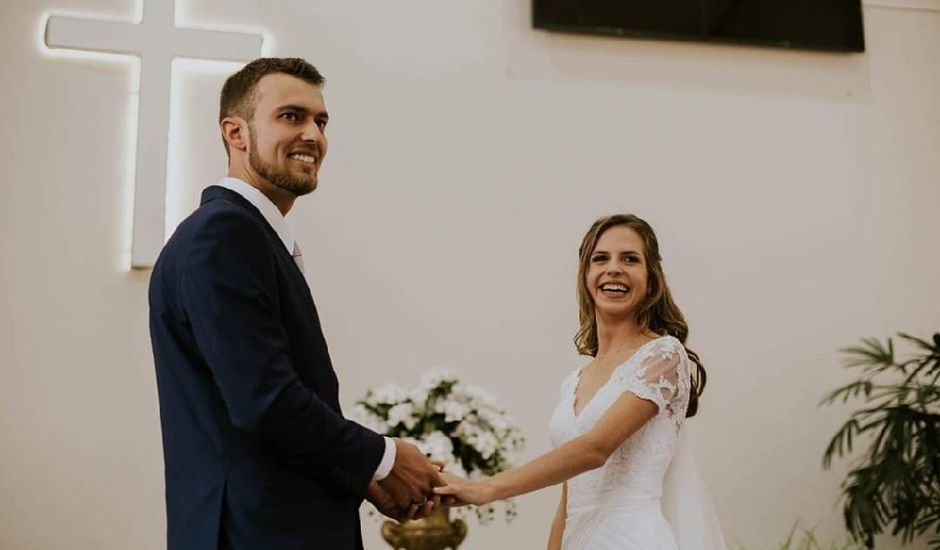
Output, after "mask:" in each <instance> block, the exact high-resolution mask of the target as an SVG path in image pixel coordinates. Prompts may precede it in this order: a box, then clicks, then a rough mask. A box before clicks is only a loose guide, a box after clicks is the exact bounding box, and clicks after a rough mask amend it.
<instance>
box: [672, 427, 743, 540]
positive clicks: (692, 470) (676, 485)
mask: <svg viewBox="0 0 940 550" xmlns="http://www.w3.org/2000/svg"><path fill="white" fill-rule="evenodd" d="M688 431H689V423H688V422H685V423H684V425H683V426H682V429H681V430H679V441H678V443H677V445H676V454H675V456H674V457H672V462H671V463H670V464H669V469H668V470H667V471H666V477H665V479H664V480H663V515H664V516H666V521H668V522H669V524H670V525H671V526H672V532H673V534H674V535H675V537H676V542H677V543H678V544H679V550H727V548H728V547H727V545H726V544H725V538H724V536H723V535H722V533H721V524H720V523H719V522H718V515H717V514H716V513H715V506H714V504H712V498H711V494H710V493H709V492H708V486H707V485H705V480H704V479H702V474H701V472H699V469H698V465H697V463H696V461H695V452H694V449H693V448H692V447H693V445H692V439H691V437H690V435H689V434H688Z"/></svg>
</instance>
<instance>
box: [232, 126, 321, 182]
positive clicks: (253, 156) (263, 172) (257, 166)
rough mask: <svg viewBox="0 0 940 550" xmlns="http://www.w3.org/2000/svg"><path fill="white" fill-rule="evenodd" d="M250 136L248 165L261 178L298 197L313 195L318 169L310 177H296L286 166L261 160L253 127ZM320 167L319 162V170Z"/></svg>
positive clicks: (249, 131)
mask: <svg viewBox="0 0 940 550" xmlns="http://www.w3.org/2000/svg"><path fill="white" fill-rule="evenodd" d="M248 136H249V139H250V140H251V147H250V148H249V150H248V164H249V166H251V169H252V170H254V171H255V172H257V174H258V175H259V176H261V177H262V178H264V179H266V180H268V181H269V182H271V184H272V185H274V186H275V187H278V188H280V189H283V190H284V191H287V192H289V193H292V194H293V195H294V196H297V197H301V196H303V195H306V194H308V193H311V192H313V190H314V189H316V188H317V173H316V169H314V171H313V172H312V173H311V174H309V175H306V176H296V175H294V174H293V173H291V171H290V169H289V168H287V167H286V166H284V165H277V164H271V163H269V162H266V161H265V160H264V159H263V158H261V153H259V152H258V142H257V141H255V132H254V130H253V129H252V128H251V126H249V127H248ZM321 158H322V157H321ZM284 162H285V163H286V162H287V161H286V160H285V161H284ZM319 167H320V165H319V161H318V162H317V168H319Z"/></svg>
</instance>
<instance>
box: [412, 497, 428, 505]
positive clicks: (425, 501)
mask: <svg viewBox="0 0 940 550" xmlns="http://www.w3.org/2000/svg"><path fill="white" fill-rule="evenodd" d="M427 501H428V497H424V500H422V501H421V502H412V504H415V505H418V506H424V505H425V504H426V503H427Z"/></svg>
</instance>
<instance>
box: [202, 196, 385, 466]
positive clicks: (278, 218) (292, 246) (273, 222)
mask: <svg viewBox="0 0 940 550" xmlns="http://www.w3.org/2000/svg"><path fill="white" fill-rule="evenodd" d="M216 185H218V186H219V187H224V188H226V189H228V190H230V191H234V192H236V193H238V194H239V195H241V196H242V197H244V199H245V200H246V201H248V202H250V203H251V204H252V206H254V207H255V208H257V209H258V211H259V212H261V216H263V217H264V219H265V221H266V222H268V225H270V226H271V228H272V229H274V232H275V233H277V236H278V237H279V238H280V239H281V242H282V243H284V247H285V248H287V252H288V254H290V255H292V256H296V252H295V251H296V250H298V249H299V247H298V246H297V243H296V241H294V235H293V234H292V233H291V230H290V226H289V225H288V224H287V219H286V218H285V217H284V215H283V214H281V211H280V210H278V208H277V206H275V204H274V203H273V202H271V199H269V198H268V197H266V196H265V195H264V193H262V192H261V191H260V190H258V189H257V188H255V187H252V186H251V185H249V184H247V183H245V182H244V181H242V180H240V179H238V178H222V180H221V181H219V183H217V184H216ZM395 455H396V449H395V442H394V441H392V439H391V438H390V437H386V438H385V454H383V455H382V461H381V462H379V467H378V468H376V470H375V474H374V475H373V476H372V479H375V480H380V479H385V478H386V477H388V474H389V473H390V472H391V471H392V466H394V465H395Z"/></svg>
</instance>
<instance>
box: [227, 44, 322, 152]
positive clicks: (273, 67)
mask: <svg viewBox="0 0 940 550" xmlns="http://www.w3.org/2000/svg"><path fill="white" fill-rule="evenodd" d="M274 73H282V74H286V75H290V76H294V77H297V78H299V79H301V80H303V81H304V82H307V83H309V84H312V85H314V86H318V87H319V86H323V83H324V82H325V81H326V79H325V78H323V75H322V74H320V71H318V70H317V68H316V67H314V66H313V65H311V64H310V63H308V62H307V61H306V60H304V59H301V58H299V57H260V58H258V59H255V60H254V61H252V62H250V63H248V64H247V65H245V66H244V67H242V69H241V70H240V71H238V72H237V73H235V74H233V75H232V76H230V77H228V79H227V80H226V81H225V84H224V85H223V86H222V94H221V97H220V98H219V123H221V122H222V119H224V118H225V117H230V116H238V117H242V118H244V119H245V120H248V121H251V118H252V117H253V116H254V114H255V103H256V102H255V99H256V96H257V94H256V93H255V91H256V90H255V88H256V86H257V84H258V81H259V80H261V79H262V78H264V77H265V76H267V75H269V74H274ZM222 143H223V144H224V145H225V152H226V153H227V152H228V143H225V140H222Z"/></svg>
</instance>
